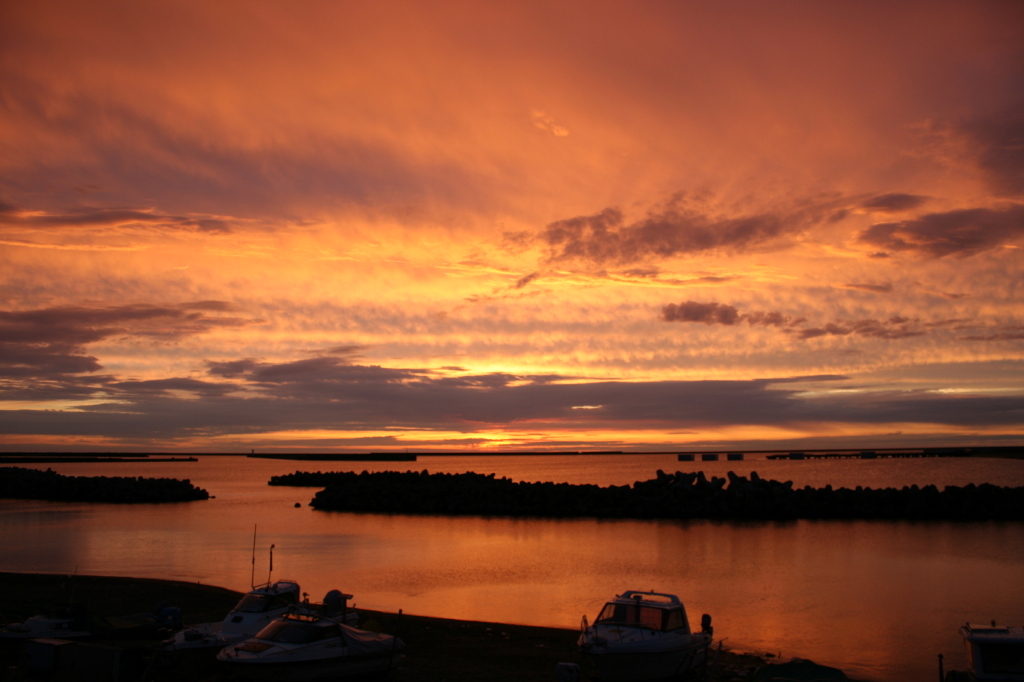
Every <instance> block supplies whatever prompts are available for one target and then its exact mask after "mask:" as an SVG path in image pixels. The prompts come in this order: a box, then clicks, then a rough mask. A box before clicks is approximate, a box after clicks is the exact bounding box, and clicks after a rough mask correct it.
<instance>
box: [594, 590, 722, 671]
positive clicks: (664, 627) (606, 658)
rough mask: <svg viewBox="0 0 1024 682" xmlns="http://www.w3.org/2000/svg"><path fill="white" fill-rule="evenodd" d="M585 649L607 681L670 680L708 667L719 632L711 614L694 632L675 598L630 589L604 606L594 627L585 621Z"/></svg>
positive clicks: (670, 595) (682, 607)
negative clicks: (698, 630)
mask: <svg viewBox="0 0 1024 682" xmlns="http://www.w3.org/2000/svg"><path fill="white" fill-rule="evenodd" d="M581 629H582V632H581V633H580V638H579V645H580V650H581V651H582V652H583V653H584V654H586V655H588V656H589V657H590V659H591V660H592V661H593V662H594V666H595V667H596V668H597V671H598V675H599V676H600V679H601V680H602V682H606V681H607V682H626V681H630V682H632V681H635V680H670V679H675V678H678V677H681V676H683V675H685V674H686V673H688V672H689V671H691V670H693V669H694V668H695V667H697V666H699V665H702V664H704V662H705V661H706V659H707V651H708V648H709V647H710V646H711V639H712V635H713V634H714V630H713V628H712V627H711V616H709V615H707V614H704V616H703V617H702V618H701V631H700V632H692V631H691V630H690V623H689V620H688V619H687V617H686V608H685V607H684V606H683V603H682V602H681V601H679V597H677V596H675V595H673V594H664V593H661V592H640V591H637V590H628V591H626V592H623V593H622V594H620V595H617V596H616V597H615V598H614V599H613V600H611V601H609V602H608V603H607V604H605V606H604V608H603V609H601V613H600V614H598V616H597V618H596V619H595V620H594V624H593V625H590V624H589V623H588V622H587V618H586V616H584V617H583V623H582V628H581Z"/></svg>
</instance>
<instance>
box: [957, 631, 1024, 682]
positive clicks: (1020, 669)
mask: <svg viewBox="0 0 1024 682" xmlns="http://www.w3.org/2000/svg"><path fill="white" fill-rule="evenodd" d="M960 636H961V637H963V638H964V646H966V648H967V662H968V665H969V668H970V675H971V679H975V680H993V681H994V680H1000V681H1007V680H1014V681H1016V680H1020V681H1022V682H1024V627H1008V626H997V625H996V624H995V622H993V623H992V624H991V625H976V624H972V623H968V624H967V625H964V626H963V627H962V628H960Z"/></svg>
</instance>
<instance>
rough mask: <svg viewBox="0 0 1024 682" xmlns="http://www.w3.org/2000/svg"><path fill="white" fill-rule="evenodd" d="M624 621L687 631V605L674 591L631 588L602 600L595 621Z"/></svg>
mask: <svg viewBox="0 0 1024 682" xmlns="http://www.w3.org/2000/svg"><path fill="white" fill-rule="evenodd" d="M598 624H601V625H623V626H626V627H634V628H646V629H648V630H654V631H656V632H677V633H679V634H687V635H688V634H690V623H689V621H688V620H687V618H686V609H684V608H683V605H682V603H681V602H680V601H679V599H678V598H676V597H675V596H673V595H668V594H658V593H656V592H636V591H633V590H630V591H628V592H624V593H623V594H620V595H619V596H617V597H616V598H615V599H614V600H612V601H610V602H608V603H607V604H605V606H604V608H603V609H601V613H600V614H599V615H598V616H597V620H595V621H594V625H598Z"/></svg>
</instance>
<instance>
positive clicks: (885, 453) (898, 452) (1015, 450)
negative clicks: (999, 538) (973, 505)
mask: <svg viewBox="0 0 1024 682" xmlns="http://www.w3.org/2000/svg"><path fill="white" fill-rule="evenodd" d="M750 454H764V455H765V459H789V460H802V459H910V458H914V459H916V458H920V457H1006V458H1014V459H1020V458H1024V447H1019V446H983V447H971V448H966V447H965V448H878V449H875V450H858V449H853V448H850V449H841V448H837V449H831V448H830V449H821V450H807V451H799V450H794V451H791V452H780V451H778V450H755V451H750V450H747V451H746V452H729V453H719V452H681V453H678V454H677V458H678V460H679V461H680V462H694V461H698V460H700V461H702V462H717V461H719V459H721V458H722V455H725V457H726V458H727V459H728V461H730V462H737V461H743V459H744V456H745V455H750Z"/></svg>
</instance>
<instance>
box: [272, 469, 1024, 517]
mask: <svg viewBox="0 0 1024 682" xmlns="http://www.w3.org/2000/svg"><path fill="white" fill-rule="evenodd" d="M269 484H270V485H292V486H324V489H323V490H321V491H320V492H318V493H317V494H316V496H315V497H314V498H313V500H312V501H311V502H310V506H312V507H313V508H315V509H320V510H328V511H358V512H376V513H398V514H447V515H477V516H540V517H559V518H564V517H596V518H629V519H779V520H782V519H935V520H970V521H980V520H992V519H998V520H1024V487H1020V488H1004V487H999V486H995V485H990V484H987V483H986V484H982V485H974V484H970V485H966V486H962V487H961V486H946V487H945V488H944V489H942V490H939V489H938V488H936V487H935V486H933V485H928V486H924V487H918V486H916V485H915V486H908V487H903V488H899V489H897V488H884V489H872V488H863V487H859V486H858V487H857V488H855V489H850V488H838V489H833V488H832V486H825V487H824V488H812V487H810V486H806V487H803V488H794V487H793V484H792V482H791V481H786V482H779V481H774V480H768V479H763V478H761V477H760V476H758V475H757V473H756V472H753V473H751V475H750V478H746V477H744V476H738V475H736V474H734V473H733V472H729V474H728V478H727V479H726V478H719V477H715V476H713V477H711V478H710V479H708V478H707V477H706V476H705V475H704V473H703V472H697V473H683V472H676V473H675V474H666V473H665V472H663V471H658V473H657V477H656V478H653V479H651V480H648V481H637V482H636V483H634V484H633V485H632V486H629V485H624V486H614V485H613V486H608V487H600V486H596V485H573V484H569V483H527V482H516V481H513V480H511V479H508V478H496V477H495V476H494V475H493V474H491V475H487V476H485V475H483V474H476V473H472V472H471V473H465V474H430V473H428V472H427V471H422V472H413V471H409V472H405V473H399V472H392V471H388V472H379V473H368V472H365V471H364V472H362V473H360V474H356V473H354V472H328V473H320V472H316V473H307V472H296V473H294V474H287V475H284V476H274V477H273V478H271V479H270V482H269Z"/></svg>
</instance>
